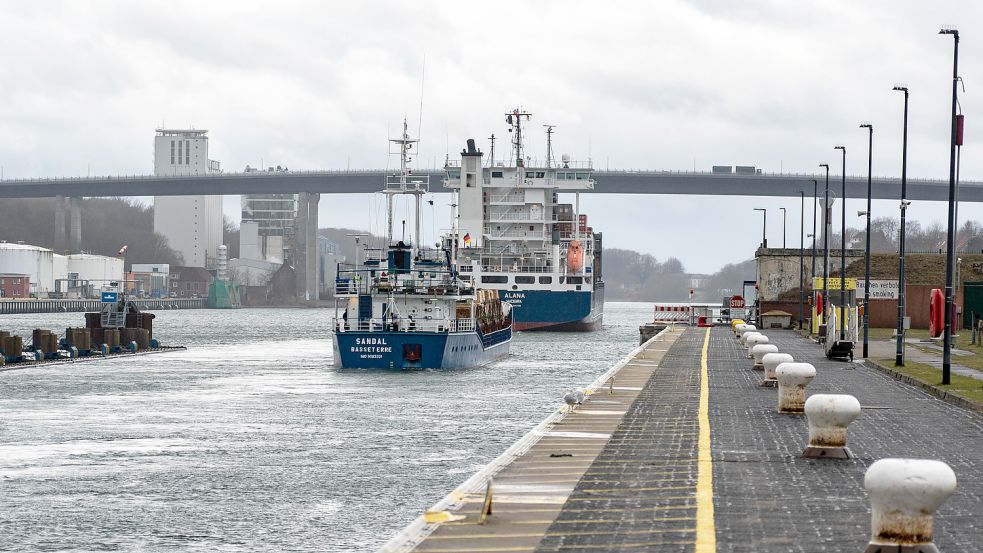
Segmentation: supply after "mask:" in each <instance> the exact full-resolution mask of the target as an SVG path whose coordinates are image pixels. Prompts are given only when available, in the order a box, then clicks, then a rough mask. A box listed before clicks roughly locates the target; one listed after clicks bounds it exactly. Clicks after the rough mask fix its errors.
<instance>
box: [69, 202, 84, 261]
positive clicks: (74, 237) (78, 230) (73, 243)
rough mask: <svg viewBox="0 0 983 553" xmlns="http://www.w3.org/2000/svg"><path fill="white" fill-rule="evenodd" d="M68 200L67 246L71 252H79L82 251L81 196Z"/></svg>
mask: <svg viewBox="0 0 983 553" xmlns="http://www.w3.org/2000/svg"><path fill="white" fill-rule="evenodd" d="M68 201H69V204H68V205H69V212H68V222H69V225H68V226H69V240H68V248H69V250H71V252H72V253H79V252H81V251H82V198H69V199H68Z"/></svg>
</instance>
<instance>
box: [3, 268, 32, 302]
mask: <svg viewBox="0 0 983 553" xmlns="http://www.w3.org/2000/svg"><path fill="white" fill-rule="evenodd" d="M30 296H31V277H29V276H28V275H22V274H15V273H0V298H29V297H30Z"/></svg>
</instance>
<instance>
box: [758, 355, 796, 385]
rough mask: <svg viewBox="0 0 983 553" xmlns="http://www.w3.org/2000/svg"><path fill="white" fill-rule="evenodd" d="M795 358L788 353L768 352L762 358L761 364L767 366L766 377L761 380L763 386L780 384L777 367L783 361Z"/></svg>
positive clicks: (789, 361)
mask: <svg viewBox="0 0 983 553" xmlns="http://www.w3.org/2000/svg"><path fill="white" fill-rule="evenodd" d="M793 361H795V359H794V358H793V357H792V356H791V355H789V354H787V353H766V354H765V356H764V357H762V358H761V364H762V365H764V367H765V378H764V380H762V381H761V386H762V387H764V388H774V387H775V386H777V385H778V380H777V379H776V378H775V369H776V368H777V367H778V366H779V365H781V364H782V363H791V362H793Z"/></svg>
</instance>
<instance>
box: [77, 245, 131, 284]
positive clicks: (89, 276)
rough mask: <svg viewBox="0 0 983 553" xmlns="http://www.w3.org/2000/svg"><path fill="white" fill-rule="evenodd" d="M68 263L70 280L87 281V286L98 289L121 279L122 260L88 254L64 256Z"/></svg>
mask: <svg viewBox="0 0 983 553" xmlns="http://www.w3.org/2000/svg"><path fill="white" fill-rule="evenodd" d="M65 257H66V259H67V262H68V273H69V274H71V275H74V276H73V277H72V278H74V279H77V280H80V281H89V282H88V284H90V285H92V286H93V287H95V289H99V288H100V287H101V286H102V285H104V284H107V283H108V282H110V281H119V280H122V279H123V258H121V257H106V256H104V255H93V254H88V253H76V254H72V255H67V256H65Z"/></svg>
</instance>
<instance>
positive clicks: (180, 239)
mask: <svg viewBox="0 0 983 553" xmlns="http://www.w3.org/2000/svg"><path fill="white" fill-rule="evenodd" d="M207 133H208V131H205V130H195V129H157V136H155V137H154V174H155V175H160V176H164V175H175V176H180V175H206V174H209V173H220V172H221V169H220V166H219V162H217V161H215V160H211V159H208V136H207ZM222 223H223V220H222V196H155V197H154V231H155V232H159V233H160V234H162V235H164V237H166V238H167V241H168V242H169V243H170V246H171V247H172V248H174V249H175V250H177V251H178V252H180V253H181V255H182V256H183V257H184V264H185V265H186V266H189V267H207V268H213V267H214V265H215V258H214V255H215V252H216V251H217V250H218V246H219V245H220V244H222Z"/></svg>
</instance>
